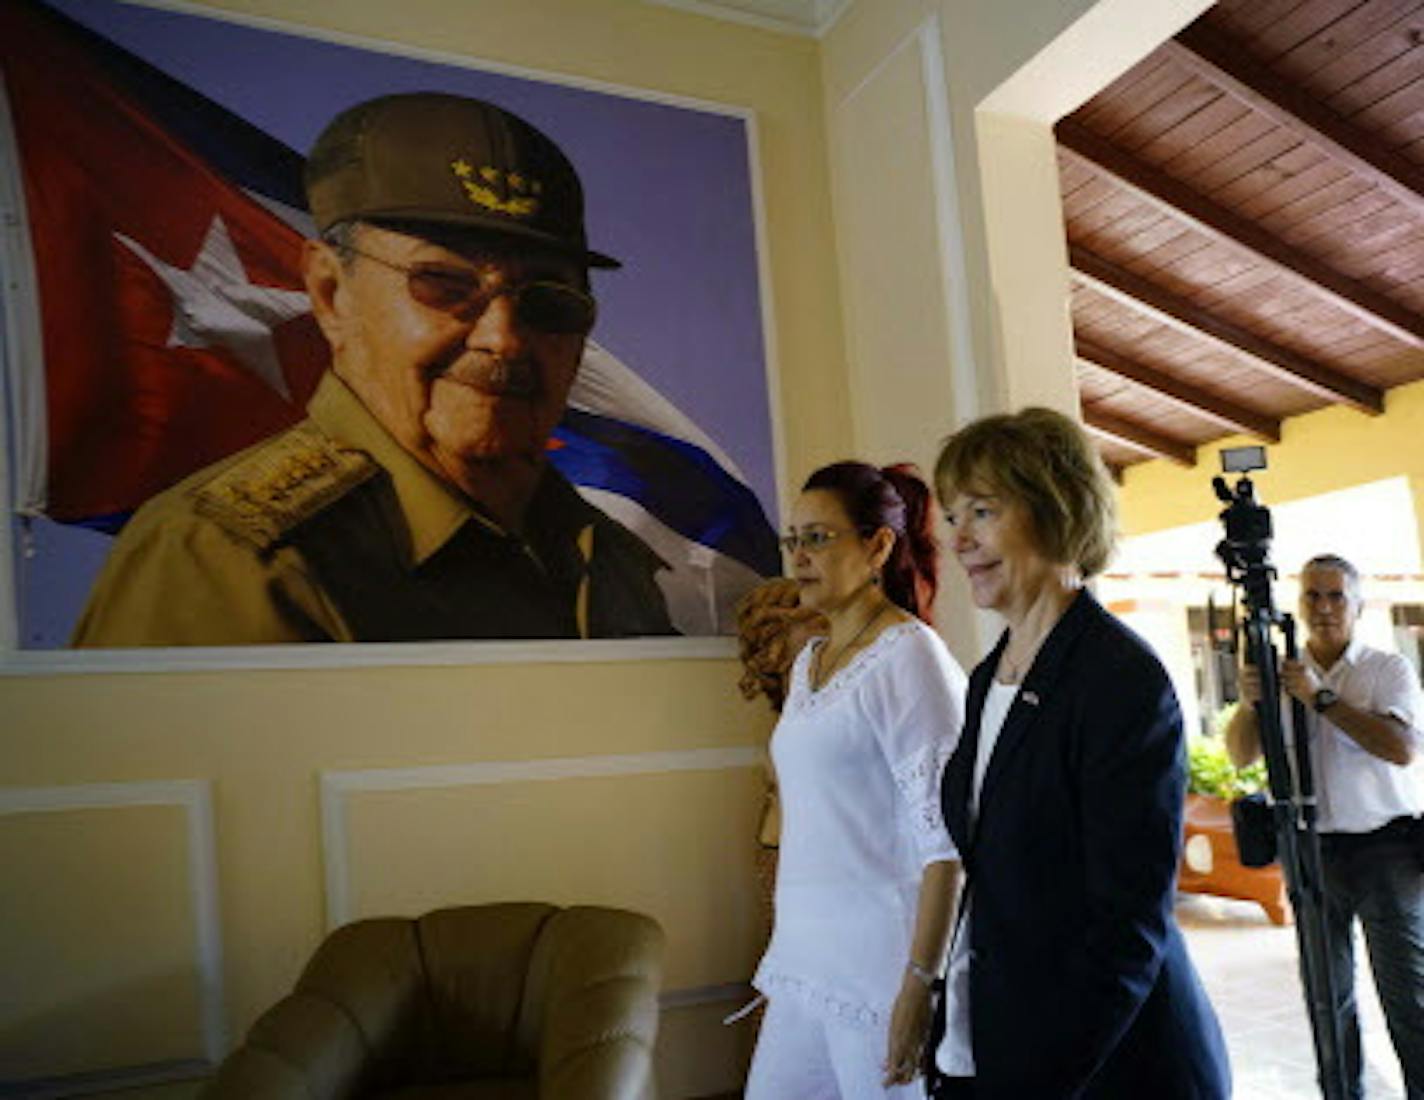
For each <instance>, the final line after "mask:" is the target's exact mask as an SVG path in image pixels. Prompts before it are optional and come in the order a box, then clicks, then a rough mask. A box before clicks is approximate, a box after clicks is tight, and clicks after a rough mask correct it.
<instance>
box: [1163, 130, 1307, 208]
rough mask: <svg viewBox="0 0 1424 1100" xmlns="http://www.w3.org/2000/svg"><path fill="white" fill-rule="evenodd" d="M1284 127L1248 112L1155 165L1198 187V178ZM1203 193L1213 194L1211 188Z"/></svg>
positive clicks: (1202, 188) (1201, 188)
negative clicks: (1197, 143)
mask: <svg viewBox="0 0 1424 1100" xmlns="http://www.w3.org/2000/svg"><path fill="white" fill-rule="evenodd" d="M1279 132H1280V127H1279V126H1276V125H1274V124H1273V123H1271V122H1270V121H1268V120H1267V119H1264V118H1262V117H1261V116H1260V115H1258V114H1256V113H1255V112H1254V111H1247V112H1246V114H1245V115H1243V116H1242V117H1241V118H1240V119H1238V120H1237V121H1235V122H1233V123H1232V124H1231V125H1229V126H1226V127H1224V128H1222V129H1220V130H1218V131H1217V132H1216V133H1214V134H1212V136H1211V137H1209V138H1207V139H1205V140H1204V141H1202V142H1201V143H1200V144H1199V145H1196V146H1194V147H1192V148H1191V149H1186V150H1184V151H1182V152H1181V153H1178V154H1177V155H1176V156H1174V157H1171V158H1170V159H1167V160H1159V161H1156V162H1155V163H1158V164H1160V165H1162V167H1163V168H1164V169H1166V170H1167V171H1169V172H1170V173H1171V174H1172V175H1173V176H1175V177H1176V178H1177V179H1179V180H1190V181H1192V183H1193V185H1194V186H1196V182H1197V181H1196V178H1197V176H1198V175H1199V174H1201V173H1203V172H1207V171H1210V170H1211V168H1212V166H1213V165H1216V164H1220V163H1221V162H1222V161H1224V160H1225V159H1226V158H1228V157H1234V156H1237V155H1238V154H1240V153H1241V151H1242V150H1243V149H1248V148H1250V147H1252V146H1254V145H1255V144H1256V142H1259V141H1260V140H1261V139H1262V138H1265V137H1267V136H1268V135H1269V134H1273V133H1279ZM1199 190H1207V191H1209V190H1210V188H1209V187H1200V188H1199Z"/></svg>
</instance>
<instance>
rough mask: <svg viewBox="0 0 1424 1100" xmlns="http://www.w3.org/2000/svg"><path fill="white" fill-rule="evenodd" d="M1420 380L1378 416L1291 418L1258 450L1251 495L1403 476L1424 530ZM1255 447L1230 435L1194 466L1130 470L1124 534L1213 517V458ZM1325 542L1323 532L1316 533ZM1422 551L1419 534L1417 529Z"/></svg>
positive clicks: (1276, 496) (1423, 392)
mask: <svg viewBox="0 0 1424 1100" xmlns="http://www.w3.org/2000/svg"><path fill="white" fill-rule="evenodd" d="M1422 441H1424V382H1415V383H1412V384H1410V385H1407V386H1400V387H1398V388H1397V389H1393V390H1390V391H1389V392H1388V393H1387V394H1386V395H1385V411H1384V414H1383V415H1382V416H1367V415H1365V414H1364V413H1360V412H1356V411H1355V410H1353V409H1347V408H1344V407H1343V406H1334V407H1331V408H1328V409H1321V410H1320V411H1319V412H1313V413H1308V414H1306V415H1305V416H1297V417H1292V418H1290V419H1289V420H1287V421H1286V422H1285V424H1284V426H1283V428H1282V432H1281V441H1280V443H1276V444H1272V445H1270V446H1268V447H1267V448H1266V458H1267V461H1268V462H1269V467H1268V468H1267V469H1266V470H1265V471H1263V472H1262V473H1259V474H1254V475H1252V480H1253V481H1254V482H1255V483H1256V495H1257V497H1258V498H1260V499H1261V500H1262V501H1263V502H1264V503H1266V504H1267V505H1271V504H1284V503H1285V502H1286V501H1288V500H1299V499H1301V498H1302V497H1309V496H1314V495H1316V494H1317V493H1328V492H1333V491H1334V490H1337V489H1348V488H1350V487H1351V486H1353V485H1363V484H1366V483H1367V482H1371V481H1379V480H1381V479H1383V478H1387V477H1398V476H1400V475H1405V476H1407V477H1408V478H1409V486H1410V489H1411V491H1412V492H1413V495H1414V513H1415V516H1416V517H1417V518H1419V521H1420V523H1421V524H1424V442H1422ZM1257 442H1259V441H1258V440H1253V439H1247V438H1246V437H1244V436H1233V437H1232V438H1230V439H1223V440H1221V441H1220V442H1218V443H1213V444H1211V445H1209V446H1206V447H1200V448H1198V450H1197V465H1196V467H1195V468H1193V469H1184V468H1183V467H1180V466H1173V465H1171V464H1169V463H1166V462H1162V461H1156V462H1145V463H1142V464H1141V465H1137V466H1130V467H1128V470H1127V475H1126V478H1125V481H1124V483H1123V487H1122V492H1121V493H1120V494H1119V502H1120V506H1121V518H1122V529H1123V534H1125V535H1141V534H1146V533H1147V532H1149V531H1160V530H1163V529H1165V528H1168V527H1179V526H1182V525H1183V524H1188V523H1200V522H1202V521H1203V520H1208V519H1213V518H1215V516H1216V515H1217V513H1218V512H1219V511H1220V509H1221V505H1220V504H1219V503H1218V502H1217V501H1216V498H1215V497H1214V496H1213V495H1212V493H1211V490H1210V488H1209V487H1208V483H1209V481H1210V479H1211V477H1212V476H1213V475H1214V474H1217V473H1219V472H1220V471H1221V464H1220V461H1219V459H1218V458H1217V452H1218V451H1220V450H1221V449H1222V448H1224V447H1240V446H1248V445H1252V444H1255V443H1257ZM1322 540H1323V542H1328V541H1329V539H1328V533H1322ZM1420 545H1421V546H1424V528H1421V530H1420Z"/></svg>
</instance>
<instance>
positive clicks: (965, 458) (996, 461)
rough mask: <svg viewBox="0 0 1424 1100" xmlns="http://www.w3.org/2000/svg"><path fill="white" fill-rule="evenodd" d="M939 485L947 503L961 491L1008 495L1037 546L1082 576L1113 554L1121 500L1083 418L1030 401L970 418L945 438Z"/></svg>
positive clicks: (1095, 570) (1094, 572)
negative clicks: (1011, 409) (1016, 409)
mask: <svg viewBox="0 0 1424 1100" xmlns="http://www.w3.org/2000/svg"><path fill="white" fill-rule="evenodd" d="M935 488H936V489H937V490H938V491H939V494H940V501H941V503H942V504H944V505H945V506H946V507H948V506H949V504H950V503H951V502H952V501H953V499H954V497H955V496H957V495H958V494H959V493H970V494H974V495H993V496H1002V497H1004V498H1006V499H1007V500H1008V501H1009V502H1012V503H1014V504H1018V505H1021V506H1022V507H1023V508H1025V509H1026V510H1027V511H1028V514H1029V519H1030V521H1031V524H1032V529H1033V537H1034V541H1035V544H1036V546H1037V549H1038V551H1039V552H1040V553H1041V554H1043V555H1044V557H1046V558H1048V559H1049V560H1050V561H1054V562H1058V563H1060V564H1062V565H1069V564H1071V565H1076V566H1077V567H1078V569H1079V571H1080V572H1081V573H1082V575H1083V576H1084V577H1093V576H1096V575H1097V574H1099V573H1101V572H1102V571H1103V569H1104V568H1106V567H1107V564H1108V562H1109V561H1110V560H1111V559H1112V555H1113V550H1114V543H1115V541H1116V535H1117V532H1116V526H1117V502H1116V494H1115V492H1114V491H1113V486H1112V480H1111V479H1110V478H1109V476H1108V472H1107V468H1106V467H1105V466H1104V465H1103V461H1102V459H1101V458H1099V457H1098V452H1097V450H1096V448H1094V447H1093V444H1092V441H1091V440H1090V439H1089V438H1088V435H1087V433H1086V432H1084V431H1083V429H1082V428H1081V427H1079V426H1078V424H1077V423H1076V422H1075V421H1074V420H1072V419H1070V418H1069V417H1067V416H1064V415H1063V414H1062V413H1060V412H1057V411H1056V410H1054V409H1045V408H1037V407H1031V408H1027V409H1023V410H1021V411H1019V412H1016V413H1002V414H999V415H997V416H986V417H983V418H982V419H980V420H975V421H973V422H972V423H970V424H966V425H965V426H964V427H963V428H961V429H960V430H959V431H957V432H955V433H954V434H953V435H952V436H950V437H949V438H948V439H947V440H945V442H944V447H943V449H942V450H941V451H940V455H939V461H937V462H936V463H935Z"/></svg>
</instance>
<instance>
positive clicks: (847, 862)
mask: <svg viewBox="0 0 1424 1100" xmlns="http://www.w3.org/2000/svg"><path fill="white" fill-rule="evenodd" d="M791 521H792V522H791V530H790V534H789V535H787V537H786V538H785V539H783V540H782V541H783V543H784V545H785V546H786V547H787V549H788V552H789V554H790V560H791V565H792V573H793V576H794V577H795V579H796V581H797V583H798V584H799V586H800V598H801V602H802V604H803V605H804V606H805V607H807V608H810V609H814V610H816V611H818V612H820V613H821V614H822V615H824V616H825V619H826V621H827V623H828V624H829V633H828V634H827V636H826V637H825V638H823V639H819V640H817V641H816V642H814V643H812V644H811V645H808V646H806V647H805V648H804V649H803V650H802V651H801V653H800V655H799V656H798V657H797V659H796V663H795V665H794V666H793V668H792V673H791V684H790V691H789V694H788V696H787V699H786V703H785V707H784V709H783V711H782V715H781V720H780V722H779V723H778V724H777V727H776V731H775V733H774V734H773V735H772V742H771V755H772V762H773V765H774V766H775V769H776V777H777V782H778V783H779V785H780V790H781V803H782V833H781V863H780V868H779V872H778V878H777V884H776V918H775V928H774V930H773V933H772V939H771V944H770V946H769V947H768V948H767V951H766V955H765V956H764V957H763V958H762V961H761V965H760V966H759V967H758V968H757V973H756V977H755V978H754V980H753V982H754V984H755V985H756V987H757V989H758V990H759V991H760V992H761V993H762V995H763V996H765V997H766V998H767V1000H768V1006H767V1012H766V1017H765V1019H764V1021H763V1023H762V1029H761V1034H760V1036H759V1038H758V1041H757V1050H756V1055H755V1057H754V1058H753V1060H752V1068H751V1073H750V1075H749V1078H748V1081H747V1090H746V1097H747V1100H862V1098H865V1100H868V1098H872V1097H877V1098H878V1097H893V1098H895V1100H902V1098H903V1100H911V1098H917V1097H923V1096H924V1088H923V1084H922V1082H921V1081H920V1080H919V1079H918V1077H919V1072H920V1065H921V1058H922V1054H923V1050H924V1044H925V1041H926V1039H927V1036H928V1028H929V1017H930V1013H929V1005H930V986H931V985H932V983H933V982H934V979H935V976H936V975H937V973H938V971H939V968H940V965H941V962H942V959H943V956H944V950H945V939H946V935H947V929H948V926H949V916H950V910H951V907H952V904H953V898H954V894H955V891H956V888H957V883H958V874H959V871H958V868H959V865H958V863H957V862H956V860H957V855H956V853H955V850H954V847H953V845H952V843H951V842H950V839H949V835H948V833H947V832H946V830H945V828H944V823H943V820H942V818H941V816H940V813H939V776H940V771H941V770H942V768H943V766H944V762H945V761H946V760H947V759H948V757H949V755H950V753H951V752H952V751H953V749H954V745H955V741H956V739H957V737H958V735H959V727H960V723H961V719H962V715H963V704H964V687H965V678H964V673H963V672H962V671H961V669H960V668H959V666H958V665H957V664H956V663H955V661H954V658H953V657H951V656H950V655H949V651H948V650H947V649H945V647H944V643H943V642H941V641H940V639H939V637H938V635H936V634H935V633H934V631H933V630H932V629H930V627H929V625H928V623H929V619H930V606H931V603H932V602H933V599H934V593H935V589H936V576H935V566H936V560H937V554H938V551H937V548H936V546H935V542H934V538H933V536H932V534H931V530H930V524H931V518H930V493H929V489H928V487H927V486H926V485H925V483H924V481H922V480H921V479H920V478H919V477H918V475H917V474H916V473H915V472H914V469H913V467H908V466H896V467H888V468H886V469H884V470H880V469H877V468H875V467H874V466H869V465H866V464H864V463H858V462H841V463H836V464H835V465H832V466H827V467H824V468H822V469H821V470H818V471H817V472H816V473H814V474H813V475H811V477H810V478H809V479H808V480H807V482H806V485H805V488H804V489H803V491H802V493H801V495H800V497H799V498H798V499H797V501H796V503H795V505H794V506H793V508H792V511H791Z"/></svg>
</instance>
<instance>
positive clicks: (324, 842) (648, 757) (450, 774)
mask: <svg viewBox="0 0 1424 1100" xmlns="http://www.w3.org/2000/svg"><path fill="white" fill-rule="evenodd" d="M762 755H763V754H762V750H760V749H755V748H725V749H690V750H687V751H683V752H648V753H629V754H625V755H621V756H565V757H554V758H550V759H544V760H512V761H504V760H499V761H489V762H486V763H478V764H437V765H433V766H429V767H420V768H381V769H368V770H362V771H325V772H322V773H321V848H322V860H323V863H324V864H325V867H326V927H327V930H328V931H330V930H332V929H334V928H338V927H340V926H341V925H343V924H346V923H347V922H349V921H350V920H351V919H352V908H351V853H350V849H349V845H348V844H347V836H346V803H347V800H348V798H349V797H350V796H351V795H352V794H355V793H358V792H362V791H414V790H438V789H441V788H448V787H479V786H489V785H498V784H505V783H539V782H547V781H551V780H560V779H597V778H606V777H608V776H615V775H662V774H669V773H673V772H688V771H720V770H723V769H731V768H750V767H757V766H759V765H760V763H761V761H762Z"/></svg>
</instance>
